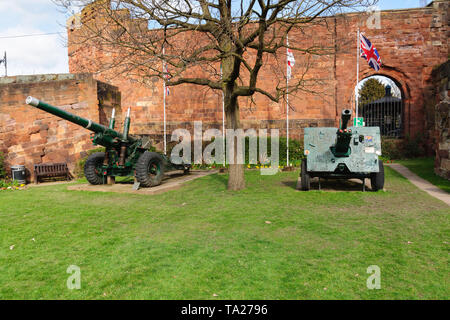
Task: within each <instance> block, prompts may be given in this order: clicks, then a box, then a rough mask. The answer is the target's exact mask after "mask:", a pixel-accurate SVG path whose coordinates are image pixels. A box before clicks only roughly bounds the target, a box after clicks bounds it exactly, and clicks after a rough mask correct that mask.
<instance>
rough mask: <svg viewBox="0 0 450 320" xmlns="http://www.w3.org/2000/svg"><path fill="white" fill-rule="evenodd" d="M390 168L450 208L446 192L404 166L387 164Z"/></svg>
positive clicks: (449, 197) (449, 198)
mask: <svg viewBox="0 0 450 320" xmlns="http://www.w3.org/2000/svg"><path fill="white" fill-rule="evenodd" d="M387 166H388V167H390V168H392V169H394V170H395V171H397V172H398V173H400V174H401V175H402V176H404V177H405V178H407V179H408V180H409V181H411V183H412V184H414V185H415V186H416V187H418V188H419V189H422V190H423V191H425V192H427V193H428V194H429V195H431V196H433V197H435V198H437V199H439V200H442V201H444V202H445V203H446V204H447V205H449V206H450V194H449V193H447V192H445V191H444V190H442V189H439V188H438V187H436V186H435V185H433V184H431V183H429V182H428V181H426V180H424V179H422V178H421V177H419V176H418V175H416V174H415V173H413V172H411V171H410V170H409V169H408V168H406V167H405V166H402V165H401V164H398V163H391V164H387Z"/></svg>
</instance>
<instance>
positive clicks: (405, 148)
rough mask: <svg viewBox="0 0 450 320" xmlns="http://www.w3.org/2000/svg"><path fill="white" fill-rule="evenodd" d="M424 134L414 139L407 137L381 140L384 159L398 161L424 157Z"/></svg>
mask: <svg viewBox="0 0 450 320" xmlns="http://www.w3.org/2000/svg"><path fill="white" fill-rule="evenodd" d="M423 143H424V139H423V136H422V134H417V135H416V136H415V137H414V138H411V137H410V136H406V137H405V138H404V139H392V138H391V139H389V138H382V139H381V149H382V150H381V151H382V158H383V159H386V160H398V159H408V158H417V157H423V156H424V155H425V149H424V147H423Z"/></svg>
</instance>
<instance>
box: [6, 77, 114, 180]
mask: <svg viewBox="0 0 450 320" xmlns="http://www.w3.org/2000/svg"><path fill="white" fill-rule="evenodd" d="M97 83H98V81H97V80H94V79H93V77H92V75H88V74H78V75H69V74H63V75H38V76H17V77H7V78H2V79H0V151H2V152H3V153H4V154H5V155H6V161H7V163H8V164H9V165H18V164H23V165H25V166H26V167H27V169H28V170H29V171H30V172H31V173H32V172H33V165H34V164H38V163H48V162H67V163H68V165H69V168H70V169H71V170H72V169H73V168H74V166H75V163H76V160H78V159H80V158H81V157H83V156H85V155H86V151H87V150H89V149H91V148H93V146H92V143H91V141H90V138H89V134H90V132H89V131H88V130H86V129H83V128H81V127H79V126H77V125H74V124H72V123H70V122H68V121H65V120H62V119H60V118H58V117H55V116H53V115H51V114H49V113H46V112H44V111H41V110H39V109H37V108H34V107H31V106H28V105H26V104H25V99H26V97H27V96H29V95H31V96H34V97H36V98H38V99H40V100H43V101H45V102H48V103H50V104H52V105H54V106H58V107H61V108H63V109H65V110H67V111H69V112H72V113H75V114H77V115H79V116H82V117H85V118H89V119H92V120H94V121H97V122H98V121H99V116H100V115H99V101H98V100H99V99H98V86H97ZM105 86H106V87H105ZM103 88H104V90H103V94H102V96H103V97H104V98H102V99H101V100H102V102H103V105H104V106H105V108H104V109H105V111H103V107H102V106H101V108H100V113H104V112H108V118H109V109H110V107H111V106H116V105H117V101H116V100H114V98H115V97H116V94H115V93H114V88H112V87H110V86H109V85H104V86H103ZM116 90H117V88H116ZM108 91H113V93H109V94H108V93H107V92H108ZM119 99H120V95H119ZM114 101H116V102H114ZM119 102H120V100H119ZM103 122H104V121H103Z"/></svg>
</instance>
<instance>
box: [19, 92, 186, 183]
mask: <svg viewBox="0 0 450 320" xmlns="http://www.w3.org/2000/svg"><path fill="white" fill-rule="evenodd" d="M26 103H27V104H29V105H31V106H33V107H36V108H38V109H41V110H43V111H46V112H48V113H51V114H53V115H55V116H57V117H60V118H62V119H65V120H67V121H70V122H72V123H75V124H77V125H79V126H81V127H83V128H86V129H88V130H90V131H92V135H91V140H92V142H93V144H94V145H100V146H103V147H105V149H106V150H105V152H96V153H93V154H91V155H90V156H89V157H88V159H87V160H86V164H85V166H84V175H85V176H86V179H87V180H88V181H89V183H90V184H94V185H98V184H105V183H106V182H107V180H108V179H107V178H108V177H117V176H120V177H127V176H134V177H135V179H136V181H137V183H139V184H140V186H142V187H153V186H157V185H159V184H160V183H161V180H162V178H163V175H164V172H167V171H171V170H183V171H184V172H185V173H186V172H188V171H189V169H190V164H175V163H172V162H171V161H170V159H169V158H168V157H166V156H165V155H164V154H161V153H157V152H150V151H149V149H150V147H151V144H150V141H148V140H147V141H145V140H143V139H139V138H136V137H133V136H131V135H130V134H129V130H130V109H128V111H127V115H126V117H125V120H124V126H123V133H120V132H117V131H116V130H114V125H115V111H114V110H113V112H112V115H111V119H110V122H109V127H106V126H104V125H101V124H99V123H96V122H94V121H91V120H88V119H84V118H82V117H79V116H77V115H74V114H72V113H70V112H67V111H65V110H62V109H60V108H57V107H54V106H52V105H49V104H48V103H45V102H43V101H39V100H38V99H36V98H34V97H28V98H27V99H26Z"/></svg>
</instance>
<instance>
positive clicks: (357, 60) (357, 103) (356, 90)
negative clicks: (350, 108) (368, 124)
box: [355, 28, 361, 118]
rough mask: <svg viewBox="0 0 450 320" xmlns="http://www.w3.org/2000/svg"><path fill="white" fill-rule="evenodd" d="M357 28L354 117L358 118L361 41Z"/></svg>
mask: <svg viewBox="0 0 450 320" xmlns="http://www.w3.org/2000/svg"><path fill="white" fill-rule="evenodd" d="M359 33H360V31H359V28H358V35H357V37H358V39H357V42H356V43H357V47H356V87H355V102H356V107H355V113H356V118H358V105H359V92H358V84H359V57H360V56H361V43H360V37H359Z"/></svg>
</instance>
